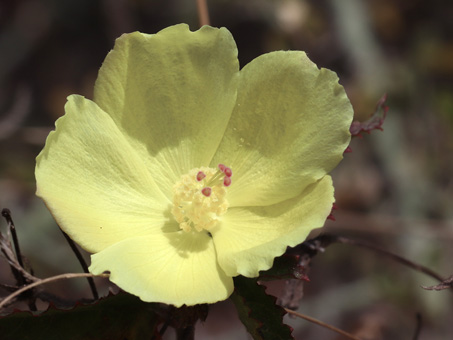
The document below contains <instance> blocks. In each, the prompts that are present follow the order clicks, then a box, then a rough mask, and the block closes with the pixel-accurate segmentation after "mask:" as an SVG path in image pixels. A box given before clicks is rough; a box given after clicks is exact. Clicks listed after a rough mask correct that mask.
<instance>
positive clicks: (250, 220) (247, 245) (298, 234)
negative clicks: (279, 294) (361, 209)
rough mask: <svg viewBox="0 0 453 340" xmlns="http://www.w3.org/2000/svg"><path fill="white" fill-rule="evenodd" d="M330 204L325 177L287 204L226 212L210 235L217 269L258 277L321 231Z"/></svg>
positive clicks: (329, 184) (329, 181)
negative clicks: (309, 237)
mask: <svg viewBox="0 0 453 340" xmlns="http://www.w3.org/2000/svg"><path fill="white" fill-rule="evenodd" d="M333 202H334V198H333V186H332V179H331V178H330V176H325V177H324V178H323V179H321V180H320V181H319V182H317V183H315V184H312V185H311V186H309V187H307V188H306V189H305V190H304V192H303V193H302V194H300V195H299V196H297V197H294V198H292V199H290V200H287V201H284V202H281V203H278V204H275V205H272V206H266V207H236V208H230V209H229V210H228V212H227V213H226V214H225V215H224V216H223V218H222V223H221V225H220V226H218V227H217V228H216V229H214V230H212V231H211V232H212V236H213V238H214V245H215V247H216V251H217V257H218V261H219V264H220V267H222V269H223V270H224V271H225V273H226V274H227V275H229V276H236V275H238V274H240V275H244V276H247V277H256V276H258V272H259V271H260V270H267V269H269V268H270V267H272V263H273V260H274V258H275V257H276V256H280V255H282V254H283V253H284V252H285V250H286V247H287V246H290V247H294V246H296V245H298V244H300V243H302V242H303V241H304V240H305V238H306V237H307V235H308V234H309V232H310V231H311V230H313V229H316V228H320V227H322V226H323V225H324V223H325V221H326V218H327V216H328V215H329V213H330V211H331V209H332V203H333Z"/></svg>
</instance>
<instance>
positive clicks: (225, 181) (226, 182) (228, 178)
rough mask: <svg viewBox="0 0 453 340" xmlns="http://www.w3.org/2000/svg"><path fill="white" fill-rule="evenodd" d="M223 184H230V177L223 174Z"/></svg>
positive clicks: (227, 185)
mask: <svg viewBox="0 0 453 340" xmlns="http://www.w3.org/2000/svg"><path fill="white" fill-rule="evenodd" d="M223 185H224V186H226V187H229V186H230V185H231V177H228V176H225V178H224V179H223Z"/></svg>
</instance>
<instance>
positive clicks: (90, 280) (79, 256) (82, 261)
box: [60, 229, 99, 300]
mask: <svg viewBox="0 0 453 340" xmlns="http://www.w3.org/2000/svg"><path fill="white" fill-rule="evenodd" d="M60 230H61V229H60ZM61 232H62V233H63V236H64V238H65V239H66V241H68V243H69V246H70V247H71V249H72V251H73V252H74V254H75V256H76V257H77V260H79V263H80V265H81V266H82V269H83V271H84V272H85V273H89V271H88V266H87V264H86V262H85V259H84V258H83V256H82V254H81V253H80V251H79V249H78V248H77V246H76V245H75V243H74V241H73V240H71V238H70V237H69V236H68V234H66V233H65V232H64V231H63V230H61ZM87 280H88V284H89V285H90V289H91V293H92V294H93V298H94V299H95V300H97V299H99V294H98V291H97V289H96V285H95V284H94V280H93V277H91V276H88V277H87Z"/></svg>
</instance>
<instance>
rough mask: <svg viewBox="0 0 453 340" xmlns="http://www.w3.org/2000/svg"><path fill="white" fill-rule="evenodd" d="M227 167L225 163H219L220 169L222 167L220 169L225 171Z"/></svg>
mask: <svg viewBox="0 0 453 340" xmlns="http://www.w3.org/2000/svg"><path fill="white" fill-rule="evenodd" d="M225 168H226V166H225V165H223V164H219V169H220V171H222V172H225Z"/></svg>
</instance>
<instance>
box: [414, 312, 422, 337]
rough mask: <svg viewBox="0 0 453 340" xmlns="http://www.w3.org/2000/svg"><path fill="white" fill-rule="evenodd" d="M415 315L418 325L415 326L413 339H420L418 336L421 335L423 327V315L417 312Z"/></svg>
mask: <svg viewBox="0 0 453 340" xmlns="http://www.w3.org/2000/svg"><path fill="white" fill-rule="evenodd" d="M415 317H416V326H415V333H414V337H413V338H412V339H413V340H418V337H419V336H420V331H421V329H422V315H421V314H420V313H417V314H416V315H415Z"/></svg>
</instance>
